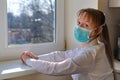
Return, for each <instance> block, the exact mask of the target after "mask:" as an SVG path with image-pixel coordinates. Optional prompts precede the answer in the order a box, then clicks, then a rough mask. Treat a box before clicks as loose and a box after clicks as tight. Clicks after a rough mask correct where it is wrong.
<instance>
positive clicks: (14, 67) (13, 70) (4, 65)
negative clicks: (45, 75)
mask: <svg viewBox="0 0 120 80" xmlns="http://www.w3.org/2000/svg"><path fill="white" fill-rule="evenodd" d="M33 73H37V71H35V70H33V69H32V68H31V67H28V66H26V65H23V64H22V63H21V61H20V60H13V61H5V62H0V80H2V79H8V78H14V77H18V76H24V75H28V74H33Z"/></svg>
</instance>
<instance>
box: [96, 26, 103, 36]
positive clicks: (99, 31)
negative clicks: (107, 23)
mask: <svg viewBox="0 0 120 80" xmlns="http://www.w3.org/2000/svg"><path fill="white" fill-rule="evenodd" d="M102 30H103V28H102V27H99V28H98V32H97V35H99V34H100V33H102Z"/></svg>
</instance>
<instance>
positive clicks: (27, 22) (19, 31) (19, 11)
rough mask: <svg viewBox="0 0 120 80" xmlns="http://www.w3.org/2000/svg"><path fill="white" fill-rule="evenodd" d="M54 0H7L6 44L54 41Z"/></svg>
mask: <svg viewBox="0 0 120 80" xmlns="http://www.w3.org/2000/svg"><path fill="white" fill-rule="evenodd" d="M55 3H56V0H7V22H8V45H17V44H31V43H33V44H34V43H37V44H38V43H40V44H41V43H48V42H54V41H55V10H56V9H55Z"/></svg>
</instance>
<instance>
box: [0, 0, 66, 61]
mask: <svg viewBox="0 0 120 80" xmlns="http://www.w3.org/2000/svg"><path fill="white" fill-rule="evenodd" d="M55 16H56V21H55V22H56V31H55V32H56V36H55V37H56V40H55V42H52V43H42V44H22V45H18V46H17V45H16V46H9V47H8V26H7V0H0V19H1V20H0V39H1V40H0V44H1V45H0V60H9V59H18V58H19V56H20V54H21V52H23V51H25V50H28V51H31V52H33V53H35V54H36V55H40V54H45V53H48V52H51V51H56V50H64V0H56V15H55Z"/></svg>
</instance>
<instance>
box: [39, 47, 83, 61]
mask: <svg viewBox="0 0 120 80" xmlns="http://www.w3.org/2000/svg"><path fill="white" fill-rule="evenodd" d="M78 50H81V48H76V49H74V50H67V51H54V52H51V53H48V54H44V55H39V56H38V57H39V60H45V61H51V62H60V61H63V60H65V59H67V58H71V57H74V56H75V54H76V53H77V52H76V51H78Z"/></svg>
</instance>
